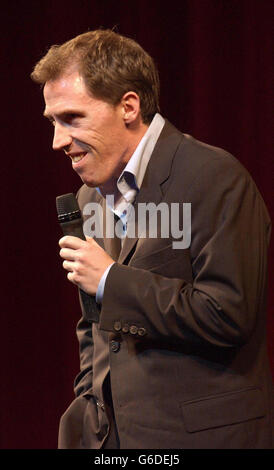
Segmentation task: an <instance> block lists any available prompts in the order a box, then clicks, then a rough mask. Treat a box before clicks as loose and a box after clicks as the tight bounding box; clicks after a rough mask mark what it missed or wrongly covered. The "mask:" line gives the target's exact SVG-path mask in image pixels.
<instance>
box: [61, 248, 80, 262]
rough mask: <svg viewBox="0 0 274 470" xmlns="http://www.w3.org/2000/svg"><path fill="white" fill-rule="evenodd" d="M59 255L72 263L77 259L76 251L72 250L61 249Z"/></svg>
mask: <svg viewBox="0 0 274 470" xmlns="http://www.w3.org/2000/svg"><path fill="white" fill-rule="evenodd" d="M59 255H60V256H61V258H63V259H67V260H70V261H74V260H75V257H76V253H75V250H72V249H71V248H61V250H60V251H59Z"/></svg>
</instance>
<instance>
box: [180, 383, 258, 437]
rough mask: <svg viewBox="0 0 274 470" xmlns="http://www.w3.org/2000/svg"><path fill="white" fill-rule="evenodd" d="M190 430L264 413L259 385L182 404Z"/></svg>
mask: <svg viewBox="0 0 274 470" xmlns="http://www.w3.org/2000/svg"><path fill="white" fill-rule="evenodd" d="M181 408H182V413H183V420H184V424H185V428H186V430H187V431H188V432H196V431H202V430H205V429H210V428H216V427H220V426H226V425H230V424H236V423H241V422H244V421H248V420H250V419H255V418H261V417H263V416H264V415H265V404H264V400H263V394H262V391H261V390H260V389H259V388H255V387H254V388H249V389H245V390H240V391H237V392H229V393H224V394H220V395H215V396H214V397H213V396H210V397H205V398H202V399H199V400H193V401H189V402H185V403H183V404H182V406H181Z"/></svg>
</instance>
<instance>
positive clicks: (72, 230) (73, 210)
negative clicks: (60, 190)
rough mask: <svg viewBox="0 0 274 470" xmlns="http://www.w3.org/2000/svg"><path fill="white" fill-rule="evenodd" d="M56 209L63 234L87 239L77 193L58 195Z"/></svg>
mask: <svg viewBox="0 0 274 470" xmlns="http://www.w3.org/2000/svg"><path fill="white" fill-rule="evenodd" d="M56 209H57V214H58V222H59V224H60V226H61V228H62V230H63V234H64V235H72V236H74V237H78V238H81V239H82V240H86V237H85V235H84V232H83V219H82V214H81V211H80V208H79V205H78V202H77V199H76V197H75V195H74V194H73V193H68V194H63V195H62V196H57V198H56Z"/></svg>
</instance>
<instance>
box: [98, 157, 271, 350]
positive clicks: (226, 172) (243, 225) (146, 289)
mask: <svg viewBox="0 0 274 470" xmlns="http://www.w3.org/2000/svg"><path fill="white" fill-rule="evenodd" d="M183 202H191V209H192V210H191V212H192V225H191V235H192V241H191V247H190V256H191V265H192V272H193V282H192V283H189V282H186V281H185V280H184V279H179V278H173V277H165V276H162V275H161V273H155V272H151V271H149V270H146V269H142V268H140V267H138V268H135V267H134V263H132V265H119V264H117V263H116V264H114V265H113V266H112V268H111V269H110V272H109V275H108V277H107V280H106V285H105V292H104V298H103V302H102V309H101V315H100V328H102V329H105V330H108V331H113V329H114V324H115V322H116V325H117V322H118V324H121V326H122V327H123V325H124V324H125V323H126V324H128V325H136V326H137V327H138V328H142V331H145V332H146V335H144V336H143V338H144V340H145V338H146V339H148V340H151V339H153V340H159V339H160V340H168V341H172V340H175V341H176V342H177V341H184V342H190V343H200V342H203V343H207V344H210V345H213V346H217V347H225V348H231V347H235V346H239V345H242V344H244V343H245V342H246V341H247V340H248V338H249V336H250V335H251V334H252V331H253V329H254V327H255V325H256V321H257V315H258V312H260V311H261V310H262V307H263V303H264V299H265V292H264V291H265V286H266V271H267V245H268V240H269V231H270V230H269V228H270V221H269V217H268V214H267V211H266V209H265V206H264V203H263V201H262V198H261V196H260V193H259V192H258V190H257V188H256V186H255V184H254V182H253V181H252V179H251V178H250V176H249V175H248V173H247V172H246V171H245V170H244V169H242V167H241V165H240V164H239V163H238V162H236V161H235V162H234V160H232V162H231V160H230V159H227V163H225V164H223V163H222V165H220V164H219V163H218V162H217V161H216V162H215V161H214V159H212V162H211V163H210V164H207V165H206V167H204V168H202V169H201V171H200V173H199V174H198V175H197V177H196V178H195V179H194V181H192V182H191V184H190V185H189V190H188V192H187V198H186V200H185V201H183ZM177 251H178V253H177V260H176V262H180V250H177ZM113 306H115V308H113ZM134 331H135V332H136V330H134Z"/></svg>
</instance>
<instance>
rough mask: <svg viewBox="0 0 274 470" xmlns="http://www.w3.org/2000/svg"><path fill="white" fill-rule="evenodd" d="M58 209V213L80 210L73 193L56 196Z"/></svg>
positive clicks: (63, 213)
mask: <svg viewBox="0 0 274 470" xmlns="http://www.w3.org/2000/svg"><path fill="white" fill-rule="evenodd" d="M56 209H57V213H58V215H65V214H70V213H71V212H76V211H80V209H79V205H78V202H77V199H76V197H75V195H74V194H73V193H68V194H63V195H62V196H57V198H56Z"/></svg>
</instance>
